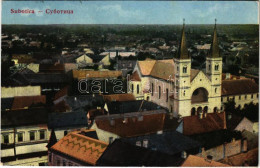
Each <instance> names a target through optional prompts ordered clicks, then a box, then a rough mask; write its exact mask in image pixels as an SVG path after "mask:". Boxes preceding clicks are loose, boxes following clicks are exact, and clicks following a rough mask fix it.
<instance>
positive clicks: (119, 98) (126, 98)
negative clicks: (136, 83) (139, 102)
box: [104, 93, 135, 102]
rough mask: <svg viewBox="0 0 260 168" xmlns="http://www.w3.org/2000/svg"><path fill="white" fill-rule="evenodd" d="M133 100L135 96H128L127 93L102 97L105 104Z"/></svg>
mask: <svg viewBox="0 0 260 168" xmlns="http://www.w3.org/2000/svg"><path fill="white" fill-rule="evenodd" d="M133 100H135V96H134V95H133V94H129V93H125V94H111V95H104V101H105V102H112V101H133Z"/></svg>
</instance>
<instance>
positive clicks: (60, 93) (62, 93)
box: [54, 86, 69, 100]
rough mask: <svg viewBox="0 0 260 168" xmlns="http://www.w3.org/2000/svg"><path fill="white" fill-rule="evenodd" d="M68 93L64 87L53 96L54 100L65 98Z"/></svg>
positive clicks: (66, 87)
mask: <svg viewBox="0 0 260 168" xmlns="http://www.w3.org/2000/svg"><path fill="white" fill-rule="evenodd" d="M68 92H69V86H65V87H64V88H62V89H61V90H59V91H58V92H57V93H56V94H55V96H54V100H57V99H58V98H60V97H63V96H66V95H68Z"/></svg>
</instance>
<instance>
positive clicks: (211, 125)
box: [183, 112, 226, 135]
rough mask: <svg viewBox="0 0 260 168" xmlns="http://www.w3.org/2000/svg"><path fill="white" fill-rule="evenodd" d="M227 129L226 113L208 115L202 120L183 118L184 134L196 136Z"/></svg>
mask: <svg viewBox="0 0 260 168" xmlns="http://www.w3.org/2000/svg"><path fill="white" fill-rule="evenodd" d="M221 129H226V117H225V112H221V113H208V114H207V116H206V117H203V118H202V119H200V118H199V116H197V115H194V116H188V117H183V134H184V135H194V134H202V133H206V132H212V131H216V130H221Z"/></svg>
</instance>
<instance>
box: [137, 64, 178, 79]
mask: <svg viewBox="0 0 260 168" xmlns="http://www.w3.org/2000/svg"><path fill="white" fill-rule="evenodd" d="M138 65H139V68H140V71H141V74H142V75H149V76H153V77H156V78H160V79H164V80H168V79H169V78H170V76H171V78H172V79H173V78H174V61H173V59H167V60H145V61H138Z"/></svg>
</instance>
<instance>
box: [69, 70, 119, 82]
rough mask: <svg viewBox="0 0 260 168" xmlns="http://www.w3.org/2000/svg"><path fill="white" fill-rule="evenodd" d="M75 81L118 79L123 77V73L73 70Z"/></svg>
mask: <svg viewBox="0 0 260 168" xmlns="http://www.w3.org/2000/svg"><path fill="white" fill-rule="evenodd" d="M72 75H73V78H74V79H78V80H80V79H86V78H118V77H120V76H122V71H91V70H72Z"/></svg>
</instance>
